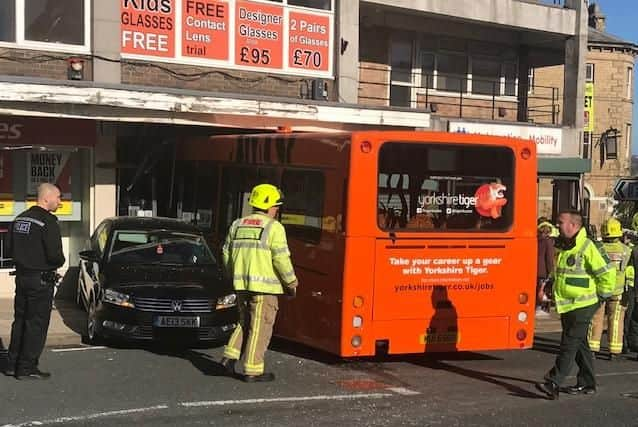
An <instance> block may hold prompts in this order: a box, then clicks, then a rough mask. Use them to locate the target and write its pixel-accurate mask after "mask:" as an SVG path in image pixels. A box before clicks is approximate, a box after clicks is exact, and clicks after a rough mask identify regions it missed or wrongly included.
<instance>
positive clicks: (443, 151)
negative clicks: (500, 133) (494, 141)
mask: <svg viewBox="0 0 638 427" xmlns="http://www.w3.org/2000/svg"><path fill="white" fill-rule="evenodd" d="M513 170H514V156H513V153H512V150H510V149H509V148H506V147H469V146H451V145H449V146H446V145H440V144H437V145H432V144H427V143H423V144H419V145H416V144H405V143H399V142H389V143H386V144H384V145H383V146H382V147H381V151H380V154H379V175H378V193H377V194H378V198H377V204H378V211H377V220H378V225H379V227H380V228H381V229H383V230H405V231H407V230H411V231H432V232H435V231H468V230H479V229H482V230H486V229H488V230H494V231H507V230H508V229H509V228H510V226H511V224H512V219H513V205H514V203H513V201H514V197H515V195H514V185H513V184H514V174H513Z"/></svg>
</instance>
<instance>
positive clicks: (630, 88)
mask: <svg viewBox="0 0 638 427" xmlns="http://www.w3.org/2000/svg"><path fill="white" fill-rule="evenodd" d="M633 83H634V67H627V99H630V100H631V99H633V98H634V94H633V90H634V89H633Z"/></svg>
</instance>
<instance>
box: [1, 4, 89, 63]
mask: <svg viewBox="0 0 638 427" xmlns="http://www.w3.org/2000/svg"><path fill="white" fill-rule="evenodd" d="M90 4H91V1H90V0H3V1H2V2H1V5H0V42H9V43H15V44H17V45H19V46H20V47H30V48H34V49H42V50H60V51H70V52H86V51H88V50H89V42H90V33H89V28H90Z"/></svg>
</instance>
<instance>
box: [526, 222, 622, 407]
mask: <svg viewBox="0 0 638 427" xmlns="http://www.w3.org/2000/svg"><path fill="white" fill-rule="evenodd" d="M558 225H559V229H560V237H559V239H558V241H557V242H556V246H557V247H558V249H559V250H560V253H559V255H558V260H557V262H556V267H555V272H554V300H555V302H556V311H558V313H559V314H560V320H561V326H562V329H563V333H562V336H561V343H560V351H559V353H558V356H557V357H556V362H555V363H554V367H553V368H552V369H550V371H549V372H548V373H547V374H545V382H542V383H538V384H537V385H536V387H537V388H538V389H539V390H540V391H542V392H543V393H545V394H546V395H547V397H548V398H549V399H551V400H554V399H558V395H559V387H560V386H561V385H562V383H563V381H564V380H565V378H566V377H567V376H568V375H569V373H570V371H571V368H572V365H573V364H574V361H576V364H577V365H578V375H577V377H576V378H577V382H576V385H575V386H571V387H567V388H566V389H565V390H566V391H567V392H568V393H569V394H593V393H595V392H596V379H595V377H594V366H593V357H592V353H591V351H590V350H589V345H588V343H587V332H588V330H589V323H590V322H591V319H592V317H593V316H594V313H595V312H596V310H597V309H598V306H599V299H606V298H609V297H611V295H612V292H613V290H614V288H615V287H616V270H615V269H614V267H613V266H612V265H611V263H610V262H609V259H608V258H606V255H603V254H601V252H600V251H599V250H598V248H597V247H596V245H595V244H594V243H593V242H592V241H591V240H589V239H588V238H587V232H586V230H585V228H584V227H583V217H582V216H581V215H580V213H578V212H574V211H565V212H562V213H561V214H560V215H559V217H558Z"/></svg>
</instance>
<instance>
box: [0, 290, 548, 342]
mask: <svg viewBox="0 0 638 427" xmlns="http://www.w3.org/2000/svg"><path fill="white" fill-rule="evenodd" d="M57 295H58V296H57V297H56V300H55V308H54V310H53V311H52V312H51V323H50V324H49V333H48V335H47V342H46V346H47V347H61V346H74V345H78V344H80V343H81V342H82V335H84V334H85V331H86V313H85V312H84V311H83V310H82V309H80V308H79V307H78V306H77V305H76V304H75V302H74V301H72V300H69V298H68V297H69V295H67V294H65V293H63V292H60V291H58V294H57ZM12 322H13V299H9V298H0V339H2V342H5V343H7V345H8V343H9V341H10V340H9V338H10V335H11V323H12ZM559 331H560V319H559V318H558V315H557V314H556V313H555V312H552V313H551V314H550V315H549V316H548V317H546V318H545V317H543V318H538V319H537V320H536V333H545V332H559Z"/></svg>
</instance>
